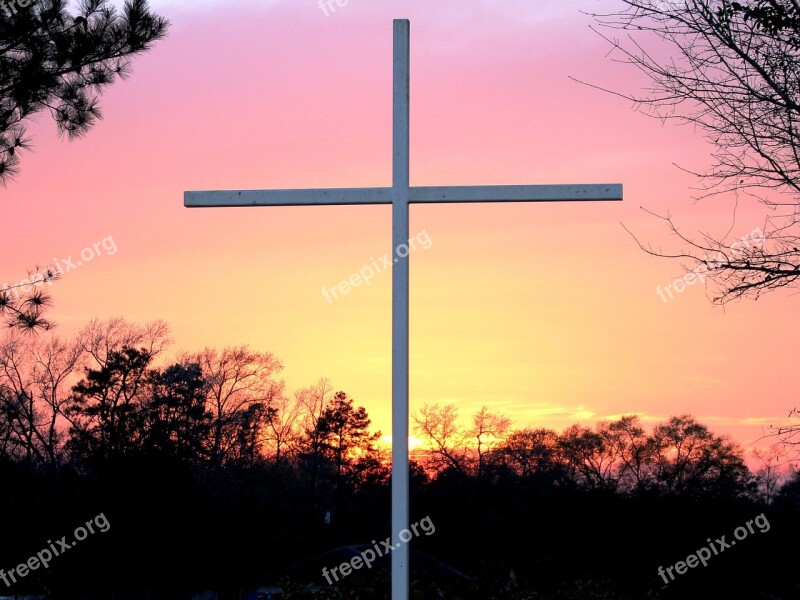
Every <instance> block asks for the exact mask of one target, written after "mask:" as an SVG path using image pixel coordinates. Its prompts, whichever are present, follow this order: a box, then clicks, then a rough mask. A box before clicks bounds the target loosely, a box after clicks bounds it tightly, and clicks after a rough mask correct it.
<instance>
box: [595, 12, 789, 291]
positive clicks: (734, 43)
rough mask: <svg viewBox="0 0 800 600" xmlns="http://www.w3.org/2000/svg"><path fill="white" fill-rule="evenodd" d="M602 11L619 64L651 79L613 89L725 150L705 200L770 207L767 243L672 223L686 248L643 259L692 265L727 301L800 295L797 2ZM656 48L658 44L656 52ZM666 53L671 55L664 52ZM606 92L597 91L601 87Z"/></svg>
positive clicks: (710, 174)
mask: <svg viewBox="0 0 800 600" xmlns="http://www.w3.org/2000/svg"><path fill="white" fill-rule="evenodd" d="M623 3H624V5H625V8H624V9H623V10H622V11H620V12H615V13H611V14H594V15H593V16H594V17H595V18H596V20H597V22H598V23H599V24H600V26H601V29H600V30H599V31H602V30H606V31H609V30H610V31H611V32H622V33H624V34H625V35H624V37H623V38H622V39H619V38H617V37H611V35H612V34H609V35H605V34H603V33H601V35H603V37H604V38H605V39H606V40H607V41H608V42H609V44H611V46H612V52H611V56H612V58H613V59H614V60H617V61H619V62H623V63H627V64H629V65H632V66H633V67H635V68H636V69H638V70H639V71H640V72H641V73H643V74H644V75H645V76H646V77H647V78H648V79H649V82H650V85H649V87H648V88H646V89H645V90H644V91H643V92H642V93H625V92H614V93H616V94H618V95H621V96H623V97H625V98H627V99H629V100H631V101H633V102H634V103H635V105H636V106H637V107H638V108H640V109H641V110H642V111H643V112H645V113H646V114H649V115H652V116H654V117H657V118H659V119H663V120H675V121H677V122H679V123H684V124H689V125H691V126H692V127H694V128H696V129H697V130H699V131H701V132H703V133H704V134H705V136H706V138H707V140H708V141H709V142H710V143H711V144H712V145H713V146H714V151H713V154H712V157H713V162H712V165H711V166H710V167H709V168H708V169H707V170H705V171H703V172H696V173H695V174H696V175H697V176H698V177H700V180H701V182H702V185H701V189H700V193H699V198H706V199H707V198H709V197H712V196H716V195H719V194H732V195H733V196H734V197H735V198H736V199H737V205H738V202H739V201H740V200H741V199H752V200H754V201H756V202H759V203H761V204H762V205H763V207H765V209H766V212H765V216H764V221H763V223H760V224H759V225H760V227H761V229H762V230H763V234H764V242H765V243H764V244H762V245H751V246H749V247H747V248H738V249H736V250H734V249H733V247H732V244H731V240H730V238H729V235H730V227H728V226H726V227H725V229H724V231H726V233H723V234H717V235H712V234H709V233H700V234H698V235H697V236H694V235H685V234H683V233H681V231H680V230H679V228H678V227H677V226H676V225H675V223H674V222H673V220H672V217H671V216H670V215H669V214H667V215H662V216H661V217H662V218H663V219H665V221H666V222H667V225H668V227H669V229H670V230H671V231H672V233H673V234H675V235H676V236H677V240H678V242H679V244H680V246H681V247H680V249H678V250H677V251H675V252H663V251H661V249H659V248H653V247H652V246H651V245H649V244H640V245H641V246H642V248H643V249H644V250H646V251H647V252H650V253H651V254H654V255H657V256H665V257H670V258H676V259H681V260H682V263H683V266H684V268H685V269H686V270H687V271H695V272H696V273H697V274H699V275H700V276H701V277H700V278H701V279H702V280H705V279H706V278H708V281H709V283H710V284H711V285H712V287H714V288H715V289H714V292H713V298H714V301H715V302H717V303H725V302H728V301H730V300H733V299H737V298H742V297H749V298H758V297H759V296H760V295H761V294H763V293H765V292H768V291H771V290H774V289H777V288H782V287H787V286H789V287H794V286H795V285H796V284H797V283H798V279H797V278H798V276H800V239H799V238H800V231H798V220H800V87H799V86H798V81H800V43H798V40H800V3H798V0H749V1H748V0H742V1H741V2H736V1H732V0H672V1H669V2H655V1H653V0H623ZM648 41H650V42H652V41H655V42H656V47H655V48H654V49H651V48H650V46H648ZM665 50H667V51H668V52H665ZM595 87H596V86H595Z"/></svg>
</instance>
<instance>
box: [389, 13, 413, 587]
mask: <svg viewBox="0 0 800 600" xmlns="http://www.w3.org/2000/svg"><path fill="white" fill-rule="evenodd" d="M409 41H410V23H409V21H408V20H406V19H396V20H395V21H394V61H393V62H394V85H393V88H394V89H393V108H392V112H393V115H392V243H393V249H392V254H393V257H394V258H393V260H394V266H393V270H392V544H393V545H394V546H395V550H394V551H393V552H392V600H408V592H409V590H408V581H409V564H408V546H407V545H406V544H405V543H402V542H401V540H400V532H401V531H402V530H403V529H406V528H408V521H409V511H408V493H409V485H408V301H409V297H408V282H409V268H408V266H409V265H408V262H409V258H408V252H404V253H403V254H404V255H405V256H400V253H398V252H397V249H398V248H399V247H400V245H401V244H406V243H407V242H408V239H409V226H408V221H409V210H408V202H409V185H410V181H409V158H408V157H409V132H410V127H409V121H410V119H409V117H410V115H409V98H410V87H409V63H410V48H409V46H410V43H409Z"/></svg>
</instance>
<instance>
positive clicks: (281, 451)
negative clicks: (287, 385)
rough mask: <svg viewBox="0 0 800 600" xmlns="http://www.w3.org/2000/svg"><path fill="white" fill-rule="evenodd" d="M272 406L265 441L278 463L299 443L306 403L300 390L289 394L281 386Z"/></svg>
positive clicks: (269, 451)
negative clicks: (301, 421)
mask: <svg viewBox="0 0 800 600" xmlns="http://www.w3.org/2000/svg"><path fill="white" fill-rule="evenodd" d="M281 384H283V382H281ZM270 408H271V412H270V418H269V421H268V423H267V428H266V432H265V435H264V442H265V444H266V446H267V447H268V448H269V450H268V453H269V454H271V455H272V457H273V458H274V459H275V463H276V464H277V463H280V462H281V461H282V460H283V459H284V458H285V457H286V456H287V454H289V453H290V452H291V451H292V449H293V448H295V447H296V445H297V442H298V437H299V435H300V432H299V424H300V418H301V416H302V414H303V410H304V405H303V402H302V398H301V394H300V393H299V392H295V393H294V394H293V395H292V396H288V395H287V394H286V393H285V391H284V389H283V386H281V390H280V392H279V393H278V394H276V397H275V398H273V400H272V403H271V404H270Z"/></svg>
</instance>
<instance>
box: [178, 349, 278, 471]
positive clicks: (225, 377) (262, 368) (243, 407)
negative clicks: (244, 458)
mask: <svg viewBox="0 0 800 600" xmlns="http://www.w3.org/2000/svg"><path fill="white" fill-rule="evenodd" d="M181 362H182V363H186V364H194V363H196V364H198V365H200V369H201V370H202V373H203V376H204V377H205V378H206V381H207V394H208V396H207V404H206V409H207V410H208V411H209V412H210V413H211V417H212V425H211V441H210V443H211V449H210V454H211V459H212V461H213V462H214V463H215V464H221V463H223V462H225V461H226V460H227V459H228V458H230V457H231V456H233V455H234V454H238V453H239V450H240V449H241V448H239V447H238V446H240V445H241V444H240V443H241V442H246V443H247V444H248V445H249V446H251V450H252V451H255V448H252V444H253V443H255V440H257V439H263V432H262V431H252V432H250V433H251V434H252V435H251V436H250V438H249V440H245V439H244V438H243V437H242V436H243V434H244V433H245V431H244V430H245V429H247V428H249V427H251V426H253V425H256V424H258V427H259V428H261V427H264V426H266V423H267V421H268V418H267V415H266V412H265V411H266V410H267V409H268V408H269V407H270V406H271V404H272V403H273V402H274V401H275V400H276V399H277V398H279V397H280V395H281V394H282V393H283V382H282V381H279V380H276V379H275V375H277V373H279V372H280V371H281V369H282V368H283V366H282V365H281V363H280V361H279V360H278V359H277V358H276V357H275V356H273V355H272V354H271V353H269V352H253V351H251V350H249V349H248V348H247V347H245V346H238V347H231V348H224V349H223V350H217V349H214V348H206V349H204V350H203V351H201V352H198V353H195V354H185V355H182V356H181Z"/></svg>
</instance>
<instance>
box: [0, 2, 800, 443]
mask: <svg viewBox="0 0 800 600" xmlns="http://www.w3.org/2000/svg"><path fill="white" fill-rule="evenodd" d="M388 4H389V3H386V2H380V1H378V0H349V2H348V3H347V4H346V5H345V6H343V7H337V8H336V12H335V13H334V14H330V15H329V16H327V17H326V16H325V14H324V13H323V12H322V11H321V10H320V8H319V7H318V5H317V2H316V1H315V0H292V1H291V2H289V1H280V0H276V1H272V2H250V3H247V2H244V3H230V2H215V1H212V0H208V1H206V2H201V3H194V2H193V3H189V2H183V3H181V2H169V1H165V2H160V3H155V6H156V8H158V9H159V10H160V11H161V12H162V13H163V14H165V15H166V16H167V17H168V18H169V19H170V20H171V21H172V28H171V31H170V35H169V37H168V38H167V39H166V40H164V41H163V42H161V43H159V44H158V45H157V46H156V47H155V49H154V50H153V51H151V52H150V53H148V54H147V55H145V56H143V57H141V58H139V59H137V60H136V61H135V64H134V74H133V77H132V78H131V79H129V80H128V81H124V82H121V83H118V84H115V85H114V86H113V87H112V88H110V89H109V90H108V92H107V93H106V94H105V95H104V97H103V100H102V108H103V111H104V115H105V119H104V120H103V121H101V122H100V123H99V124H98V125H97V126H96V127H95V128H94V129H93V130H92V131H91V132H90V134H89V135H88V136H87V137H85V138H83V139H81V140H79V141H76V142H72V143H67V142H65V141H60V140H59V139H58V138H57V136H56V133H55V128H54V125H53V123H52V120H51V119H50V118H49V117H46V116H45V115H41V116H40V117H39V119H38V122H37V123H36V124H35V125H34V126H33V127H31V130H30V133H31V134H33V135H34V136H35V137H34V142H35V151H34V152H33V153H30V154H27V155H25V157H24V160H23V164H22V174H21V175H20V176H19V177H18V178H17V180H16V181H15V182H13V183H12V184H11V185H10V186H9V187H8V188H6V189H5V190H2V191H0V194H2V196H3V201H2V203H0V220H2V223H3V224H4V235H3V244H4V246H5V248H6V250H5V251H4V252H3V253H2V256H0V283H1V282H2V281H7V282H9V283H13V282H16V281H19V280H20V279H22V278H23V277H24V276H25V274H26V270H27V269H29V268H31V267H33V266H35V265H36V264H45V263H47V262H48V261H51V260H52V258H53V257H59V258H66V257H67V256H69V255H74V256H77V255H78V254H80V251H81V250H82V249H83V248H84V247H87V246H91V245H92V244H93V243H94V242H97V241H99V240H102V239H103V238H106V237H108V236H112V237H113V240H114V242H115V243H116V247H117V249H118V251H117V252H116V253H115V254H114V255H113V256H109V255H107V254H105V255H102V256H97V257H95V258H94V259H93V260H92V261H91V262H88V263H86V264H83V265H81V266H80V267H79V268H77V269H75V270H73V271H71V272H70V273H68V274H66V275H65V277H64V278H63V280H62V281H60V282H58V283H57V285H56V286H54V287H53V293H54V299H55V309H54V310H53V317H54V318H55V319H56V320H57V321H58V322H59V324H60V328H59V332H60V333H61V334H63V335H69V334H71V333H73V332H75V331H76V330H77V329H78V328H79V327H80V326H81V325H83V324H84V323H85V322H86V321H88V320H89V319H91V318H92V317H96V316H97V317H111V316H115V315H122V316H125V317H126V318H128V319H130V320H134V321H147V320H153V319H158V318H162V319H165V320H167V321H168V322H169V323H170V324H171V325H172V327H173V331H174V338H175V342H176V343H175V345H174V347H175V349H190V350H191V349H199V348H201V347H203V346H205V345H209V346H224V345H229V344H249V345H250V346H251V347H253V348H256V349H259V350H269V351H271V352H273V353H274V354H276V355H277V356H278V357H279V358H280V359H281V360H282V361H283V362H284V364H285V370H284V373H283V374H284V376H285V379H286V382H287V387H288V389H289V390H290V391H291V390H294V389H297V388H299V387H302V386H306V385H309V384H311V383H314V382H315V381H316V380H317V379H318V378H319V377H328V378H330V379H331V381H332V383H333V385H334V387H335V388H337V389H343V390H345V391H346V392H347V393H348V394H350V395H351V396H352V397H354V398H355V399H356V401H357V402H358V403H359V404H363V405H364V406H366V407H367V409H368V411H369V413H370V415H371V416H372V417H373V421H374V424H375V426H376V427H377V428H380V429H382V430H383V431H384V432H385V433H388V432H389V430H390V424H389V414H390V413H389V405H390V295H391V277H390V275H389V273H385V274H383V275H379V276H378V277H376V279H375V281H374V282H373V284H372V285H371V286H369V287H360V288H357V289H355V290H353V291H352V292H350V293H349V294H347V295H346V296H344V297H343V298H341V299H339V300H338V301H336V302H333V303H328V302H327V301H326V300H325V298H324V297H323V295H322V294H321V288H322V287H323V286H328V287H330V286H335V285H336V284H337V283H338V282H339V281H340V280H343V279H346V278H348V277H349V276H350V275H351V274H352V273H354V272H357V271H358V269H360V268H361V267H363V266H364V265H368V264H370V258H371V257H377V256H381V255H383V254H384V253H385V252H387V251H390V248H389V245H390V225H391V223H390V209H389V208H388V207H326V208H274V209H265V208H259V209H254V208H250V209H205V210H197V209H195V210H189V209H186V208H184V207H183V191H184V190H197V189H229V188H230V189H249V188H289V187H337V186H346V187H351V186H352V187H360V186H383V185H389V183H390V180H391V174H390V165H391V163H390V148H391V52H392V48H391V41H392V36H391V31H392V18H399V17H403V18H409V19H411V27H412V52H411V56H412V75H411V78H412V109H411V113H412V125H411V133H412V144H411V152H412V157H411V163H412V164H411V173H412V184H416V185H437V184H440V185H467V184H504V183H505V184H518V183H593V182H597V183H600V182H622V183H623V184H624V185H625V200H624V202H623V203H603V204H600V203H598V204H594V205H590V204H561V205H537V204H530V205H521V204H513V205H512V204H493V205H489V204H482V205H470V206H466V205H453V206H414V207H413V210H412V224H411V231H412V234H415V233H418V232H422V231H425V232H427V234H428V235H429V237H430V240H431V241H432V245H431V247H430V248H429V249H427V250H418V251H417V252H415V253H412V255H411V256H412V263H411V264H412V266H411V269H412V282H411V288H412V291H411V302H412V303H411V315H412V325H411V396H412V397H411V402H412V408H414V407H418V406H420V405H421V404H422V403H424V402H455V403H457V404H458V406H459V408H460V410H461V413H462V415H464V416H467V415H469V414H471V413H472V412H474V411H476V410H477V409H478V408H479V407H480V406H482V405H487V406H489V407H491V408H492V409H493V410H497V411H501V412H504V413H506V414H508V415H509V416H511V417H512V418H513V419H514V421H515V424H516V425H517V426H520V427H521V426H528V425H529V426H549V427H555V428H559V429H560V428H562V427H564V426H567V425H569V424H571V423H573V422H576V421H581V422H584V423H587V424H591V423H593V422H595V421H596V420H598V419H601V418H605V417H611V416H615V415H620V414H625V413H633V412H635V413H639V414H642V415H643V418H644V420H645V422H646V423H647V424H649V425H651V424H653V423H655V422H657V421H658V420H661V419H663V418H665V417H667V416H670V415H673V414H679V413H683V412H689V413H692V414H694V415H695V416H697V417H699V418H700V419H701V420H702V421H703V422H705V423H707V424H708V425H710V426H711V427H712V428H713V429H714V430H715V431H717V432H722V433H730V434H732V435H734V436H736V437H737V439H739V440H740V441H742V442H743V443H745V444H748V443H750V442H753V441H754V440H756V439H757V438H758V437H759V436H760V435H761V432H762V427H766V426H768V425H769V424H771V423H774V424H779V423H783V422H784V420H785V415H786V414H787V413H788V412H789V410H790V409H791V408H792V407H793V406H795V405H797V404H798V402H797V398H796V396H795V395H794V392H793V390H795V389H797V387H798V383H800V376H798V374H797V373H798V371H797V369H796V366H795V363H794V351H795V348H796V340H797V338H798V325H795V324H794V319H792V318H790V315H791V314H793V312H790V311H791V310H792V309H793V308H794V307H795V304H794V299H793V298H792V297H791V296H790V295H789V294H788V293H783V292H782V293H778V294H774V295H771V296H768V297H765V298H763V299H762V300H760V301H759V302H757V303H753V302H740V303H736V304H732V305H729V306H728V307H727V308H726V309H725V310H722V309H719V308H714V307H712V306H711V304H710V302H709V301H708V299H707V297H706V294H705V293H704V290H703V288H702V287H701V286H700V285H696V286H694V287H691V288H688V289H687V290H686V291H684V292H682V293H680V294H677V295H676V297H675V298H674V299H673V300H672V301H670V302H667V303H665V302H663V301H662V300H661V299H660V298H659V296H658V295H657V294H656V291H655V290H656V286H658V285H661V286H666V285H668V284H669V283H670V282H672V281H673V280H674V279H675V278H677V277H680V276H681V275H682V274H683V272H682V270H681V269H680V267H679V265H677V264H675V263H672V262H670V261H666V260H658V259H655V258H652V257H649V256H647V255H645V254H644V253H642V252H641V251H640V250H639V249H638V248H637V246H636V244H635V243H634V241H633V240H632V239H631V238H630V236H629V235H628V234H627V233H626V232H625V230H624V229H623V227H622V225H621V224H620V223H621V222H623V223H624V224H625V225H626V226H627V227H628V228H629V229H631V230H633V231H635V232H636V233H637V235H639V236H640V237H641V238H642V239H644V240H647V241H652V242H653V243H654V244H656V245H658V244H661V245H663V247H664V248H665V249H666V248H671V247H673V245H672V242H671V241H670V239H669V237H668V236H667V235H665V232H664V230H663V227H662V225H661V223H660V222H658V221H657V220H656V219H654V218H652V217H649V216H647V215H646V214H645V213H644V212H643V211H641V210H640V207H646V208H647V209H649V210H654V211H657V212H663V211H666V210H667V209H669V210H670V211H671V212H672V214H673V215H675V216H676V218H677V219H678V221H679V222H680V223H681V224H682V225H683V226H684V228H685V229H686V231H693V230H695V231H696V230H697V228H698V227H703V228H705V229H709V230H711V231H712V232H717V233H718V232H724V231H726V230H727V229H728V227H729V226H730V222H731V217H732V205H731V202H730V199H718V200H715V201H713V202H709V203H704V204H695V203H694V202H693V201H692V200H691V190H690V186H691V185H693V184H694V183H695V182H694V180H693V178H692V177H690V176H688V175H686V174H685V173H682V172H681V171H679V170H678V169H676V168H675V167H674V166H673V165H672V163H673V162H679V163H681V164H682V165H685V166H688V167H692V168H695V169H702V168H703V166H704V165H706V164H707V162H708V151H709V147H708V146H706V145H705V144H704V142H703V141H702V139H701V138H700V137H699V136H698V135H697V134H696V133H695V132H693V131H691V130H690V129H688V128H679V127H675V126H672V125H666V126H662V125H661V124H660V123H659V122H657V121H655V120H652V119H648V118H647V117H645V116H642V115H640V114H638V113H637V112H635V111H634V110H632V108H631V106H629V104H628V103H626V102H625V101H623V100H620V99H619V98H615V97H613V96H611V95H607V94H603V93H600V92H597V91H595V90H591V89H589V88H586V87H584V86H581V85H579V84H577V83H575V82H573V81H571V80H570V79H569V76H574V77H576V78H579V79H587V80H591V81H593V82H597V83H600V84H603V85H606V86H609V87H617V88H618V87H622V88H628V89H631V88H635V85H636V79H635V78H634V77H633V76H634V73H632V72H631V71H628V70H626V69H625V68H623V67H621V66H618V65H614V64H612V63H611V62H610V61H609V60H608V59H606V58H605V54H606V51H607V48H606V47H605V46H604V43H603V42H602V40H600V39H599V38H598V37H597V36H596V35H594V34H593V33H592V32H591V31H590V30H589V29H588V26H589V24H590V23H591V19H590V18H589V17H586V16H585V15H582V14H580V12H579V8H580V7H582V6H583V7H587V8H591V9H598V10H602V8H603V7H604V6H606V7H608V6H613V5H614V2H611V1H610V0H603V1H602V2H592V3H591V4H589V3H586V2H583V3H579V2H563V1H552V2H537V3H532V2H529V1H527V2H522V1H499V0H493V1H491V2H490V1H488V0H485V1H476V2H463V1H461V2H454V1H451V0H438V1H437V2H426V3H422V2H413V3H412V2H393V3H391V5H388ZM387 5H388V6H387ZM761 224H762V221H760V220H759V218H758V213H756V212H754V211H741V212H740V213H739V214H738V218H737V221H736V224H735V225H734V228H733V234H734V236H735V237H738V236H740V235H744V234H746V233H748V232H750V231H752V230H753V229H754V228H755V227H758V226H759V225H761Z"/></svg>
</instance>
